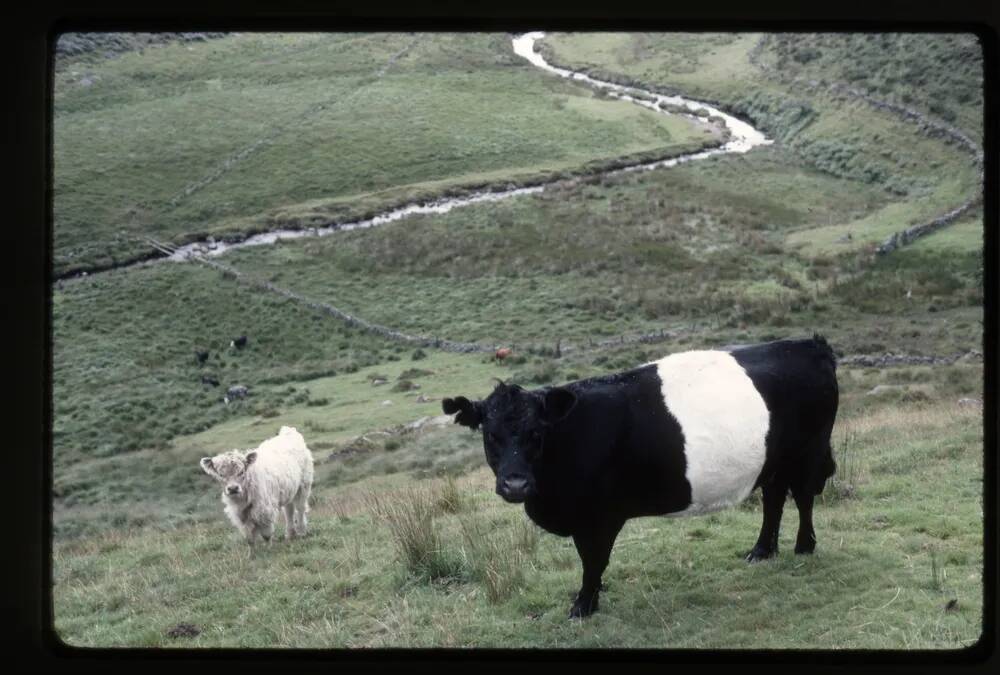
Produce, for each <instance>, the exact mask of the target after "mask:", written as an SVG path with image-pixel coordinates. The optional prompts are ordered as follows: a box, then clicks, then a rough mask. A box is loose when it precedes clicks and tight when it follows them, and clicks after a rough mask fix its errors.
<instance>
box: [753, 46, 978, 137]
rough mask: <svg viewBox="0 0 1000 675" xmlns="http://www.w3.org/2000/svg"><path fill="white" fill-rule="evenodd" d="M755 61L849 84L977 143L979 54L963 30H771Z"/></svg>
mask: <svg viewBox="0 0 1000 675" xmlns="http://www.w3.org/2000/svg"><path fill="white" fill-rule="evenodd" d="M762 57H763V58H764V59H766V60H768V61H769V62H770V63H771V64H772V65H773V67H775V68H776V69H778V70H779V71H781V72H783V73H786V74H787V75H788V76H790V77H804V78H807V79H823V80H827V81H839V82H847V83H850V84H851V85H853V86H855V87H859V88H861V89H864V90H865V91H867V92H869V93H871V94H872V95H873V96H877V97H879V98H883V99H886V100H889V101H891V102H893V103H898V104H902V105H906V106H911V107H915V108H916V109H918V110H921V111H923V112H925V113H927V114H930V115H932V116H934V117H935V118H937V119H940V120H943V121H945V122H948V123H951V124H954V125H956V126H958V127H959V128H960V129H962V130H963V131H964V132H965V133H967V134H969V135H970V136H972V137H973V138H976V139H977V140H979V141H980V142H982V134H983V52H982V47H981V45H980V44H979V41H978V40H977V39H976V36H975V35H973V34H971V33H964V34H959V33H955V34H948V33H932V34H928V33H844V34H834V33H778V34H775V35H772V36H769V39H768V43H767V46H766V48H765V50H764V52H763V54H762Z"/></svg>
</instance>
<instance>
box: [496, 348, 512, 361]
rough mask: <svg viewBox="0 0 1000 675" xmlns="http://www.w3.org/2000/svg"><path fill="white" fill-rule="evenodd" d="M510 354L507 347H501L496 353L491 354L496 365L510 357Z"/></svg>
mask: <svg viewBox="0 0 1000 675" xmlns="http://www.w3.org/2000/svg"><path fill="white" fill-rule="evenodd" d="M510 354H511V350H510V348H509V347H501V348H500V349H498V350H496V353H494V354H493V358H494V359H495V360H496V362H497V363H500V362H501V361H503V360H504V359H505V358H507V357H508V356H510Z"/></svg>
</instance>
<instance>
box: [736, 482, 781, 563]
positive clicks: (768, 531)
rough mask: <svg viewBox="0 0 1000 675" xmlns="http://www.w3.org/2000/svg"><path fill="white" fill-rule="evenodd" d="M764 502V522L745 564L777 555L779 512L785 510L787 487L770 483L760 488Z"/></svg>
mask: <svg viewBox="0 0 1000 675" xmlns="http://www.w3.org/2000/svg"><path fill="white" fill-rule="evenodd" d="M761 493H762V497H763V499H762V501H763V502H764V522H763V523H762V524H761V527H760V536H758V537H757V543H756V544H754V547H753V548H752V549H750V552H749V553H747V555H746V560H747V562H757V561H758V560H765V559H767V558H770V557H771V556H773V555H776V554H777V553H778V530H779V529H780V527H781V512H782V511H783V510H784V508H785V497H786V496H787V495H788V485H787V484H785V483H784V482H783V481H771V482H769V483H768V484H767V485H763V486H761Z"/></svg>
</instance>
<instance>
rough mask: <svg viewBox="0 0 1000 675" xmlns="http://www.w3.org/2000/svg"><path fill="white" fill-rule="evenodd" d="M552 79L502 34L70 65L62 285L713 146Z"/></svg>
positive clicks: (272, 43) (681, 123)
mask: <svg viewBox="0 0 1000 675" xmlns="http://www.w3.org/2000/svg"><path fill="white" fill-rule="evenodd" d="M551 80H552V78H550V77H548V76H546V75H545V74H543V73H540V72H538V71H537V69H536V68H534V67H533V66H531V65H529V64H528V63H527V62H526V61H524V60H523V59H520V58H519V57H517V56H516V55H514V54H513V52H512V50H511V47H510V40H509V38H507V37H506V36H504V35H500V34H476V33H470V34H451V35H432V34H415V35H414V34H390V35H365V34H351V33H335V34H308V33H304V34H292V35H255V34H239V35H231V36H229V37H225V38H220V39H217V40H211V41H209V42H205V43H195V44H173V45H169V46H162V47H158V48H156V49H151V50H147V51H145V52H141V53H139V52H133V53H128V54H123V55H121V56H119V57H117V58H115V59H112V60H105V61H99V62H96V63H95V62H93V61H92V60H87V61H83V62H80V63H77V62H76V61H75V60H73V59H71V58H68V57H67V58H66V59H60V60H59V63H58V64H57V70H56V76H55V90H54V102H55V122H54V132H55V143H54V146H55V172H54V189H55V196H54V210H55V230H54V231H55V245H54V256H55V271H56V273H63V272H69V271H73V270H79V269H88V268H90V267H92V266H94V265H98V266H100V265H107V264H111V263H113V262H114V261H119V262H120V261H122V260H128V259H132V258H134V257H135V256H137V255H141V254H143V253H148V251H149V250H150V249H149V246H148V245H147V244H145V243H144V242H142V241H141V240H137V239H136V237H137V236H140V235H142V236H154V237H157V238H159V239H162V240H168V241H184V240H186V239H189V238H192V237H195V238H197V237H205V236H208V235H214V236H216V237H219V236H220V235H223V234H225V233H233V232H247V231H254V230H260V229H264V228H266V227H272V226H273V225H274V224H275V222H285V223H286V224H289V225H291V226H303V225H308V224H312V223H314V222H316V221H319V222H327V221H330V220H341V219H343V218H347V217H349V216H350V215H355V216H357V215H360V214H362V213H364V212H365V210H368V209H371V208H374V207H376V206H378V205H382V206H384V205H386V204H393V203H395V202H397V201H399V200H401V199H403V198H404V197H407V196H412V195H413V194H420V193H426V194H430V193H433V192H438V193H440V192H441V191H442V190H443V189H445V188H447V187H449V186H454V185H458V184H467V183H483V182H495V183H502V182H506V181H508V180H512V179H518V178H523V177H525V176H527V175H532V174H539V173H541V172H545V171H559V170H563V169H567V168H574V167H577V166H579V165H582V164H584V163H586V162H588V161H592V160H597V159H602V158H610V157H617V156H620V155H627V154H630V153H637V152H641V151H647V150H654V149H655V150H657V151H665V150H668V149H669V148H671V147H675V146H676V148H678V149H681V148H685V147H698V146H700V145H701V144H702V142H703V139H704V138H705V133H704V130H703V128H701V127H700V126H699V125H695V124H693V123H691V122H690V121H688V120H685V119H681V118H677V117H668V116H665V115H657V114H655V113H652V112H650V111H647V110H645V109H643V108H640V107H638V106H634V105H627V104H624V103H621V102H614V101H606V100H600V99H598V98H595V97H594V96H593V95H592V93H591V92H590V91H589V90H588V89H585V88H580V87H574V86H572V85H569V84H562V83H559V82H553V81H551ZM365 196H367V200H366V201H365V202H364V209H361V208H358V205H357V204H349V205H346V206H345V204H344V201H345V200H350V201H351V202H357V201H358V200H359V198H361V197H365ZM317 200H319V201H318V202H317ZM352 206H353V207H354V208H351V207H352Z"/></svg>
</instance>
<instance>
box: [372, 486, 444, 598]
mask: <svg viewBox="0 0 1000 675" xmlns="http://www.w3.org/2000/svg"><path fill="white" fill-rule="evenodd" d="M365 501H366V503H367V505H368V508H369V510H370V511H371V512H372V513H373V514H374V515H375V517H376V518H377V519H379V520H380V521H382V522H383V523H384V524H385V525H386V526H387V527H388V528H389V532H390V533H391V535H392V542H393V545H394V546H395V548H396V553H397V556H398V558H399V560H400V562H402V564H403V566H404V567H405V569H406V571H407V572H408V573H410V574H411V575H413V576H415V577H417V578H418V579H424V580H428V581H432V580H435V579H445V578H449V577H457V576H460V575H461V562H460V561H457V560H456V559H454V558H452V557H450V556H448V555H446V554H445V551H444V550H443V547H442V544H441V537H440V535H439V534H438V532H437V530H436V529H435V527H434V512H435V510H436V503H435V500H434V498H433V496H432V495H431V494H430V493H429V492H428V491H427V490H406V491H403V492H400V493H396V494H391V495H381V496H380V495H378V494H377V493H375V492H370V493H368V495H367V496H366V497H365Z"/></svg>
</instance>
